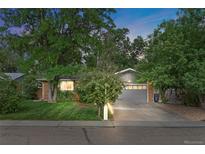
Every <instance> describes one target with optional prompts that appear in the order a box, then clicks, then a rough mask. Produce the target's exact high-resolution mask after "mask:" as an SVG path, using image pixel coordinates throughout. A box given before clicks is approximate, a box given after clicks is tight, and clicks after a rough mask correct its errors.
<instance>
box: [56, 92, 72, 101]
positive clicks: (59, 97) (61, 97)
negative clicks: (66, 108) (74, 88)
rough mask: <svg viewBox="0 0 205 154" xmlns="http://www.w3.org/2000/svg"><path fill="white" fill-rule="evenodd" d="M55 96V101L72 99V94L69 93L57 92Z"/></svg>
mask: <svg viewBox="0 0 205 154" xmlns="http://www.w3.org/2000/svg"><path fill="white" fill-rule="evenodd" d="M57 94H58V95H57V101H67V100H73V99H74V93H73V92H71V91H59V92H58V93H57Z"/></svg>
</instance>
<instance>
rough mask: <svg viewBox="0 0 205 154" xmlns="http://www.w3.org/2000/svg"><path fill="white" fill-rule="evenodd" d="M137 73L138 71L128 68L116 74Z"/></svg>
mask: <svg viewBox="0 0 205 154" xmlns="http://www.w3.org/2000/svg"><path fill="white" fill-rule="evenodd" d="M130 71H131V72H136V70H134V69H132V68H127V69H124V70H121V71H119V72H116V73H115V74H121V73H125V72H130Z"/></svg>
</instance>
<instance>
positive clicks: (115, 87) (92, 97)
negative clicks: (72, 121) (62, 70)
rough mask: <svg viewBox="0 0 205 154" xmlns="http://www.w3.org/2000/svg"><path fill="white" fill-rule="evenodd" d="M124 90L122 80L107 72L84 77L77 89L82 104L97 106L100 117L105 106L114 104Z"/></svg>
mask: <svg viewBox="0 0 205 154" xmlns="http://www.w3.org/2000/svg"><path fill="white" fill-rule="evenodd" d="M122 89H123V83H122V82H121V81H120V79H119V78H118V77H117V76H116V75H113V74H108V73H105V72H93V73H89V74H87V75H84V76H83V77H82V78H81V79H80V82H79V84H78V85H77V88H76V90H77V93H78V94H79V96H80V100H81V102H84V103H92V104H95V105H97V107H98V115H99V116H101V112H102V108H103V106H104V105H105V104H106V103H108V102H114V101H115V100H116V99H117V98H118V96H119V94H120V93H121V91H122Z"/></svg>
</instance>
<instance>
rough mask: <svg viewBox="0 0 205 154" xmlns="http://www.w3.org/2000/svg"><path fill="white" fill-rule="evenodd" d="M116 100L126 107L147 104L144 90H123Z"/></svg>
mask: <svg viewBox="0 0 205 154" xmlns="http://www.w3.org/2000/svg"><path fill="white" fill-rule="evenodd" d="M118 100H119V101H120V102H121V103H126V104H127V105H131V106H132V105H137V104H144V103H147V90H145V89H140V90H139V89H125V90H123V92H122V94H121V95H120V96H119V98H118Z"/></svg>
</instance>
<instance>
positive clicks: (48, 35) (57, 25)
mask: <svg viewBox="0 0 205 154" xmlns="http://www.w3.org/2000/svg"><path fill="white" fill-rule="evenodd" d="M0 11H1V13H0V18H1V19H2V20H3V22H4V25H3V27H2V28H1V30H2V31H1V33H4V37H5V40H6V42H7V43H8V45H9V48H11V49H12V50H13V51H15V53H17V54H18V55H20V56H21V57H22V60H21V62H20V64H21V69H22V70H23V71H25V72H29V73H35V74H44V73H45V72H47V71H48V70H49V71H50V72H52V71H51V70H52V68H55V69H54V70H55V71H54V72H58V71H57V70H56V68H60V71H59V72H61V70H62V67H61V66H67V65H76V64H81V63H82V62H83V58H84V56H85V55H86V53H87V52H88V51H89V50H91V47H92V45H93V44H95V43H96V42H98V41H99V39H98V36H99V35H100V33H101V32H102V31H109V30H110V29H111V28H113V27H114V23H113V21H112V19H111V17H110V14H111V13H113V12H114V10H113V9H1V10H0ZM58 66H60V67H58ZM53 74H55V73H53ZM57 76H58V74H56V75H55V76H53V77H52V78H50V80H49V85H50V86H49V87H53V88H52V89H51V90H50V91H51V93H50V97H49V98H50V100H49V101H51V102H52V101H55V95H56V94H55V93H54V92H53V91H56V90H55V89H56V88H57V86H56V84H54V83H56V80H58V77H57ZM54 80H55V82H54Z"/></svg>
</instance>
